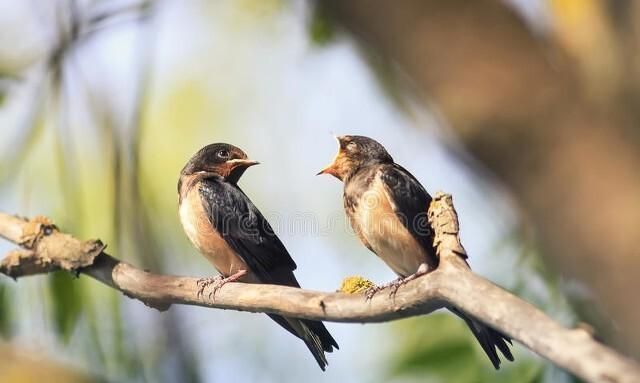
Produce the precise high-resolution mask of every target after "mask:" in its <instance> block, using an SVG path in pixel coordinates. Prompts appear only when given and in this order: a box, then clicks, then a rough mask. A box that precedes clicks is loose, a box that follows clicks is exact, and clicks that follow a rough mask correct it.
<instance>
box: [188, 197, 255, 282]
mask: <svg viewBox="0 0 640 383" xmlns="http://www.w3.org/2000/svg"><path fill="white" fill-rule="evenodd" d="M186 193H187V194H186V196H183V198H182V202H181V203H180V222H181V223H182V227H183V228H184V231H185V233H186V234H187V237H189V240H191V243H193V245H194V246H195V247H196V248H197V249H198V251H199V252H200V253H201V254H202V255H204V256H205V258H207V259H208V260H209V262H211V263H212V264H213V266H214V267H215V268H216V269H217V270H218V272H219V273H220V274H222V275H223V276H229V275H232V274H235V273H236V272H238V271H240V270H247V272H248V274H247V275H246V276H245V277H243V278H242V279H241V280H242V281H243V282H257V279H256V278H255V275H254V274H253V273H251V270H249V268H248V267H247V264H246V263H245V262H244V261H243V260H242V258H241V257H240V256H239V255H238V254H237V253H236V252H235V251H234V250H233V249H232V248H231V247H230V246H229V245H228V244H227V242H226V241H225V240H224V238H222V236H221V235H220V234H219V233H218V231H217V230H215V228H214V227H213V226H212V224H211V222H210V221H209V217H208V216H207V213H206V211H205V210H204V207H203V205H202V200H201V197H200V192H199V191H198V186H197V185H194V187H192V188H190V190H188V191H187V192H186Z"/></svg>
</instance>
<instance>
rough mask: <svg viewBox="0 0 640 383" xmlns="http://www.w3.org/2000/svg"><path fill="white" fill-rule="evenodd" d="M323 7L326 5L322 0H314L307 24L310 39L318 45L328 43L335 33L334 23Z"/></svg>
mask: <svg viewBox="0 0 640 383" xmlns="http://www.w3.org/2000/svg"><path fill="white" fill-rule="evenodd" d="M325 7H326V5H325V4H324V3H323V2H322V1H316V2H314V5H313V11H312V14H311V20H310V21H309V26H308V33H309V37H310V38H311V41H312V42H313V43H315V44H317V45H319V46H323V45H327V44H329V43H330V42H332V41H333V40H334V39H335V35H336V31H335V24H334V22H333V20H331V18H330V17H329V15H328V14H327V10H326V8H325Z"/></svg>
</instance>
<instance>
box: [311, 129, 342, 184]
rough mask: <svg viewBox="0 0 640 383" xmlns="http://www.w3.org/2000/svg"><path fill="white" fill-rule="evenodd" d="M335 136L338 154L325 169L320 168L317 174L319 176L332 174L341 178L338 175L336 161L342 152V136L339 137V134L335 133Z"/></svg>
mask: <svg viewBox="0 0 640 383" xmlns="http://www.w3.org/2000/svg"><path fill="white" fill-rule="evenodd" d="M333 138H335V139H336V141H337V142H338V153H337V154H336V156H335V158H334V159H333V162H331V163H330V164H329V165H327V166H326V167H325V168H324V169H322V170H320V171H319V172H318V174H316V175H317V176H319V175H320V174H331V175H332V176H334V177H336V178H340V177H339V176H338V171H337V169H336V161H337V160H338V157H340V154H341V150H340V137H338V136H336V135H335V134H334V135H333Z"/></svg>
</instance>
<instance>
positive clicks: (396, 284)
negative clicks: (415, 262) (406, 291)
mask: <svg viewBox="0 0 640 383" xmlns="http://www.w3.org/2000/svg"><path fill="white" fill-rule="evenodd" d="M428 272H429V266H428V265H427V264H426V263H423V264H421V265H420V267H418V270H417V271H416V272H415V273H413V274H411V275H409V276H408V277H405V278H397V279H394V280H393V281H391V282H387V283H385V284H382V285H379V286H373V287H369V288H368V289H366V290H365V292H364V296H365V298H366V300H371V298H373V296H374V295H376V294H377V293H378V292H379V291H382V290H384V289H386V288H390V291H389V297H393V296H395V295H396V293H397V292H398V289H399V288H400V286H402V285H405V284H407V283H408V282H409V281H412V280H414V279H416V278H418V277H420V276H422V275H425V274H427V273H428Z"/></svg>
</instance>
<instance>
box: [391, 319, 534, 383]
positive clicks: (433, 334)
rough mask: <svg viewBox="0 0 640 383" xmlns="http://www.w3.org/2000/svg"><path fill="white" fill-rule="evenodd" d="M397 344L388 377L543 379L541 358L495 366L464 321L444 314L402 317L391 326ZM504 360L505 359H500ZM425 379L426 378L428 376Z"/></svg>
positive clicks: (523, 382) (463, 382)
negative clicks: (410, 317)
mask: <svg viewBox="0 0 640 383" xmlns="http://www.w3.org/2000/svg"><path fill="white" fill-rule="evenodd" d="M394 334H395V339H396V340H397V341H396V344H397V345H398V347H399V349H396V350H393V353H392V356H390V357H389V360H390V372H389V377H390V378H399V377H403V378H411V377H415V378H417V379H420V380H425V379H424V378H425V377H431V378H432V379H431V380H432V381H438V382H440V381H441V382H458V383H467V382H468V383H476V382H497V383H499V382H505V383H506V382H518V383H537V382H542V381H543V379H544V371H545V368H544V367H545V366H544V363H543V362H542V361H540V360H534V359H531V358H522V357H521V356H519V355H517V354H516V362H515V363H510V362H508V361H505V362H504V363H503V364H502V366H501V369H500V370H499V371H496V370H494V368H493V366H492V365H491V363H490V362H489V359H488V358H487V356H486V355H484V353H483V351H482V350H481V349H480V347H479V345H477V344H476V340H475V339H474V338H473V336H472V335H471V333H470V332H469V330H468V329H467V328H466V325H465V324H464V323H463V322H462V321H460V320H458V319H457V318H454V317H453V316H450V315H447V314H433V315H430V316H426V317H419V318H412V319H409V320H404V321H401V322H399V323H398V325H396V326H394ZM503 360H504V359H503ZM427 380H428V379H427Z"/></svg>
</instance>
